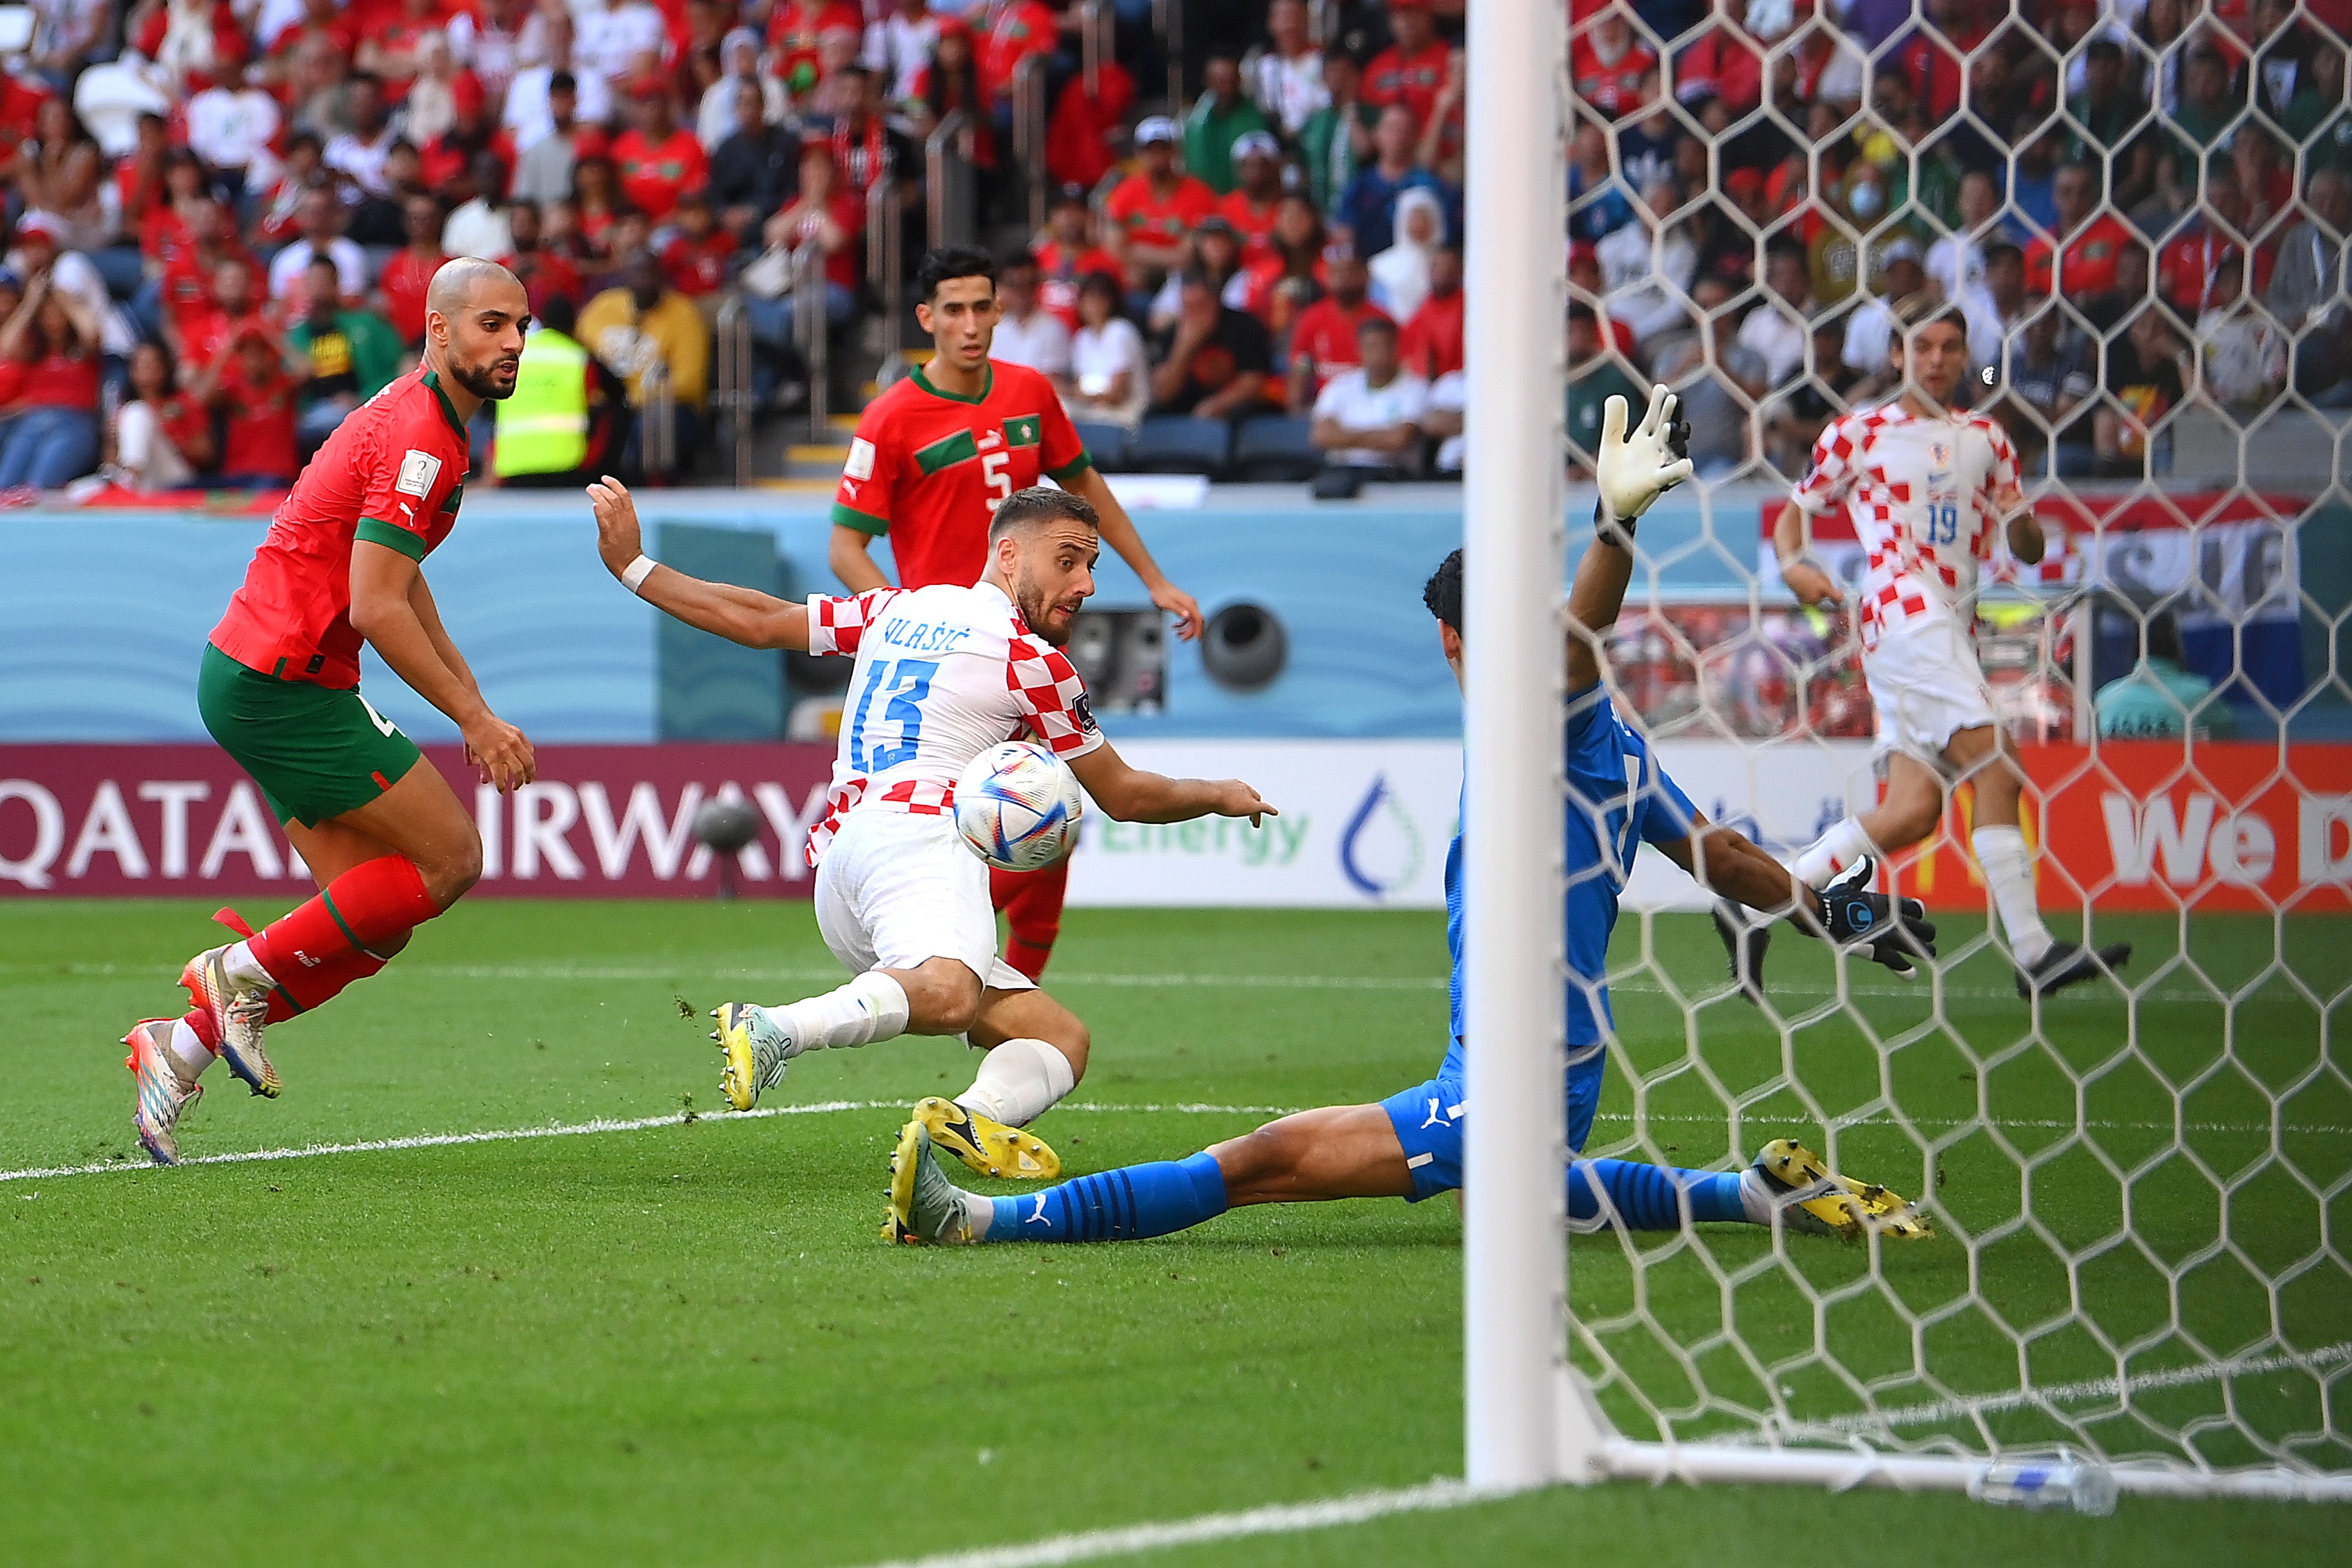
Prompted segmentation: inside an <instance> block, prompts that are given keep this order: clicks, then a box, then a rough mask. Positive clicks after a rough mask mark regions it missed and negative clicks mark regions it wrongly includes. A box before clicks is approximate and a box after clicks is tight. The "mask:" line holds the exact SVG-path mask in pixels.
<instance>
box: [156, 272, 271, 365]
mask: <svg viewBox="0 0 2352 1568" xmlns="http://www.w3.org/2000/svg"><path fill="white" fill-rule="evenodd" d="M259 276H260V264H259V263H257V262H253V261H247V260H243V259H234V260H229V261H224V262H222V263H221V264H220V265H219V266H218V267H215V268H214V269H213V274H212V279H211V285H210V287H209V290H208V292H207V297H206V301H205V308H203V309H201V310H194V311H191V312H189V314H188V316H187V318H186V325H185V326H184V327H183V328H181V329H180V331H179V342H178V346H177V357H178V360H179V362H180V363H181V364H184V365H209V364H211V363H212V362H213V360H214V359H215V357H216V356H217V355H218V354H219V353H220V351H221V350H222V348H223V347H225V346H226V344H227V343H228V342H229V340H231V339H232V338H234V337H235V336H236V334H237V333H238V332H239V331H241V330H243V329H245V328H246V327H247V326H248V325H251V324H255V323H257V322H259V321H260V320H261V319H262V317H261V296H260V290H259V287H258V286H257V282H256V279H257V277H259ZM166 340H169V334H168V333H167V334H166Z"/></svg>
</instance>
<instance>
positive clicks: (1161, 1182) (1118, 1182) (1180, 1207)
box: [986, 1155, 1225, 1241]
mask: <svg viewBox="0 0 2352 1568" xmlns="http://www.w3.org/2000/svg"><path fill="white" fill-rule="evenodd" d="M992 1205H993V1208H994V1212H993V1214H992V1216H991V1218H990V1220H989V1226H988V1235H987V1238H986V1239H988V1240H991V1241H1140V1240H1145V1239H1150V1238H1151V1237H1154V1236H1166V1235H1168V1234H1169V1233H1170V1232H1171V1231H1177V1230H1184V1229H1188V1228H1191V1227H1192V1226H1195V1225H1198V1224H1200V1223H1201V1222H1202V1220H1204V1219H1213V1218H1216V1217H1217V1216H1218V1215H1220V1214H1223V1212H1224V1211H1225V1182H1224V1176H1223V1173H1222V1172H1221V1171H1219V1170H1218V1168H1217V1162H1216V1161H1215V1160H1213V1159H1211V1158H1210V1157H1209V1156H1208V1155H1193V1156H1192V1158H1191V1159H1188V1160H1183V1161H1171V1160H1155V1161H1153V1162H1152V1163H1150V1164H1149V1165H1140V1166H1121V1167H1120V1168H1118V1169H1117V1170H1108V1171H1099V1172H1097V1173H1096V1174H1095V1175H1093V1176H1079V1177H1077V1178H1076V1180H1073V1181H1066V1182H1064V1183H1062V1184H1061V1185H1060V1186H1050V1187H1047V1188H1046V1189H1045V1191H1043V1192H1034V1193H1024V1194H1022V1195H1021V1196H1020V1197H1000V1198H995V1199H992Z"/></svg>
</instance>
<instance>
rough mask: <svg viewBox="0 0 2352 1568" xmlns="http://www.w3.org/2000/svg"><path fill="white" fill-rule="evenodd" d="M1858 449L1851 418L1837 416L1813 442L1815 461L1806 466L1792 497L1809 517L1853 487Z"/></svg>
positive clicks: (1820, 512)
mask: <svg viewBox="0 0 2352 1568" xmlns="http://www.w3.org/2000/svg"><path fill="white" fill-rule="evenodd" d="M1858 450H1859V442H1858V436H1857V433H1856V431H1855V428H1854V425H1853V422H1851V421H1850V420H1843V419H1835V420H1832V421H1831V422H1830V427H1829V428H1828V429H1827V430H1824V431H1822V437H1821V439H1820V440H1819V441H1816V442H1814V443H1813V460H1812V462H1811V464H1810V465H1808V466H1807V467H1806V469H1805V476H1804V477H1803V478H1802V479H1800V480H1798V481H1797V488H1796V491H1795V493H1793V494H1792V495H1790V497H1789V498H1790V500H1792V501H1794V502H1796V503H1797V507H1798V509H1799V510H1800V511H1801V512H1803V513H1805V515H1806V516H1808V517H1819V516H1820V515H1821V514H1822V513H1823V512H1825V511H1827V510H1829V509H1830V507H1833V506H1835V505H1836V504H1837V503H1838V502H1840V501H1843V499H1845V495H1846V492H1847V491H1849V490H1851V489H1853V480H1854V473H1855V469H1854V458H1855V456H1856V455H1857V452H1858Z"/></svg>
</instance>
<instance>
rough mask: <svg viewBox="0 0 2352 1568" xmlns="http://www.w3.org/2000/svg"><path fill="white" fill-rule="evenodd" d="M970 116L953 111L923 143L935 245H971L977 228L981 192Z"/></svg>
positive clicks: (924, 188) (929, 226)
mask: <svg viewBox="0 0 2352 1568" xmlns="http://www.w3.org/2000/svg"><path fill="white" fill-rule="evenodd" d="M974 134H975V131H974V127H973V122H972V118H971V115H969V114H967V113H965V112H964V111H963V110H961V109H958V110H950V111H949V113H948V116H947V118H946V119H944V120H940V123H939V125H938V127H937V128H936V129H934V130H933V131H932V132H931V134H930V136H929V138H928V139H927V140H926V141H924V143H923V193H924V196H925V198H926V200H927V201H928V202H929V214H927V215H928V216H929V219H930V223H929V225H928V229H929V235H930V241H931V243H932V244H933V245H970V244H971V240H972V235H973V234H974V233H975V232H976V231H977V228H978V215H977V214H978V208H979V205H980V193H979V189H978V183H977V182H976V181H975V180H974V178H973V171H972V162H971V154H972V140H973V137H974Z"/></svg>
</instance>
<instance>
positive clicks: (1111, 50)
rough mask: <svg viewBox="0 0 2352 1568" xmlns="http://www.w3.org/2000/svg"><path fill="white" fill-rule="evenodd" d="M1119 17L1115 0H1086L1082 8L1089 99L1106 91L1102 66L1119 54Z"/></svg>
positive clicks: (1082, 58) (1081, 49)
mask: <svg viewBox="0 0 2352 1568" xmlns="http://www.w3.org/2000/svg"><path fill="white" fill-rule="evenodd" d="M1117 29H1118V13H1117V12H1116V11H1114V10H1113V9H1112V8H1111V0H1082V4H1080V5H1079V6H1078V60H1079V64H1080V66H1081V68H1082V69H1083V70H1084V72H1085V75H1086V82H1087V97H1088V98H1096V97H1099V96H1100V95H1101V92H1102V63H1103V62H1104V61H1105V60H1108V59H1111V58H1113V57H1116V55H1117V54H1118V31H1117Z"/></svg>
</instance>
